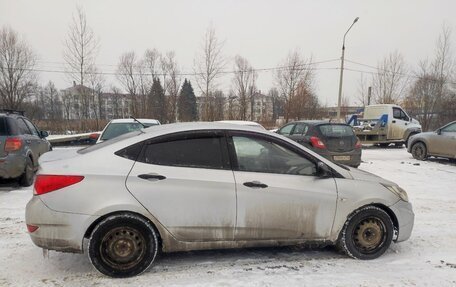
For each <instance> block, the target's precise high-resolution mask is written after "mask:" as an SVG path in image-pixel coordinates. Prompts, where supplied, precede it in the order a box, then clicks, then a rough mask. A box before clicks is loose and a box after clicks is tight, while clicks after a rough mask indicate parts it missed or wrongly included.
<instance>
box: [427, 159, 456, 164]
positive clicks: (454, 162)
mask: <svg viewBox="0 0 456 287" xmlns="http://www.w3.org/2000/svg"><path fill="white" fill-rule="evenodd" d="M426 161H428V162H435V163H440V164H444V165H449V166H456V161H453V162H452V161H451V160H450V159H447V158H440V157H429V158H427V159H426Z"/></svg>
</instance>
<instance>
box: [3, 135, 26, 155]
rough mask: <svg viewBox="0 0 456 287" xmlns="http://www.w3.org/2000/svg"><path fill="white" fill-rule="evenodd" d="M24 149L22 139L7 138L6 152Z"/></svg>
mask: <svg viewBox="0 0 456 287" xmlns="http://www.w3.org/2000/svg"><path fill="white" fill-rule="evenodd" d="M21 147H22V140H21V139H20V138H7V139H6V141H5V148H4V149H5V152H12V151H17V150H20V149H21Z"/></svg>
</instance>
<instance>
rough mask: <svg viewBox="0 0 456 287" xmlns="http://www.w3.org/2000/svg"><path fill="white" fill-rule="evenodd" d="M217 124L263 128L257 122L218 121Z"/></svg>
mask: <svg viewBox="0 0 456 287" xmlns="http://www.w3.org/2000/svg"><path fill="white" fill-rule="evenodd" d="M217 123H224V124H235V125H242V126H255V127H263V126H262V125H260V124H259V123H257V122H253V121H236V120H225V121H217Z"/></svg>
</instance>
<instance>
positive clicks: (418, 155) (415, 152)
mask: <svg viewBox="0 0 456 287" xmlns="http://www.w3.org/2000/svg"><path fill="white" fill-rule="evenodd" d="M412 156H413V158H415V159H418V160H425V159H426V158H427V149H426V145H425V144H424V143H422V142H417V143H415V144H413V146H412Z"/></svg>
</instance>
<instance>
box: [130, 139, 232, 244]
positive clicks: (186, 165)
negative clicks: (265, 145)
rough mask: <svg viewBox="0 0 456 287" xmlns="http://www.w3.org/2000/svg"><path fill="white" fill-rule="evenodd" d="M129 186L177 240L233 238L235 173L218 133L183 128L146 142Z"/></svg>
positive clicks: (135, 165) (224, 142)
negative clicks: (178, 132) (184, 131)
mask: <svg viewBox="0 0 456 287" xmlns="http://www.w3.org/2000/svg"><path fill="white" fill-rule="evenodd" d="M126 185H127V188H128V190H129V191H130V192H131V193H132V194H133V196H134V197H135V198H136V199H137V200H138V201H139V202H140V203H141V204H142V205H144V206H145V208H146V209H147V210H148V211H149V212H150V213H151V214H152V215H153V216H154V217H155V218H156V219H157V220H158V221H159V222H160V223H161V224H162V225H163V226H164V227H165V228H166V229H167V230H168V231H169V232H170V233H171V234H172V235H173V236H174V237H175V238H176V239H178V240H181V241H211V240H233V236H234V225H235V220H236V194H235V185H234V177H233V172H232V170H231V167H230V165H229V159H228V153H227V148H226V139H225V137H224V136H223V134H217V133H214V132H212V133H211V132H207V133H195V132H193V133H191V134H188V133H184V134H178V135H173V136H172V137H168V138H162V139H160V140H157V141H153V142H150V143H147V144H145V146H144V147H143V149H142V152H141V154H140V156H139V159H138V161H137V162H136V163H135V164H134V166H133V168H132V170H131V172H130V174H129V175H128V178H127V182H126Z"/></svg>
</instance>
